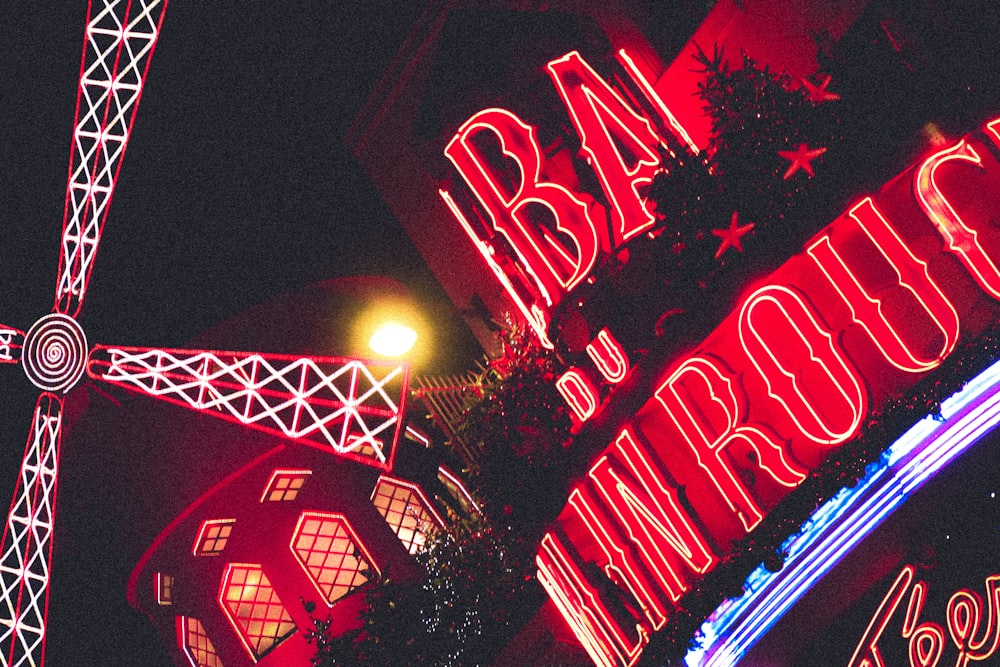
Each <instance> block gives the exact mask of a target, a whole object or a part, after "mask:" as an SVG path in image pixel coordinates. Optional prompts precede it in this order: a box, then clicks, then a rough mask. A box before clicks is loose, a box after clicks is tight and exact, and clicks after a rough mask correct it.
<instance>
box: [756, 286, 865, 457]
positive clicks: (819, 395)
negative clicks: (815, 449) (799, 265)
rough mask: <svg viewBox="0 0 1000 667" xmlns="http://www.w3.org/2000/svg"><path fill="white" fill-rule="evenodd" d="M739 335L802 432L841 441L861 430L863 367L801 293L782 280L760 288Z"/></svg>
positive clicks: (772, 392)
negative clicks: (855, 362)
mask: <svg viewBox="0 0 1000 667" xmlns="http://www.w3.org/2000/svg"><path fill="white" fill-rule="evenodd" d="M739 335H740V342H741V343H742V345H743V349H744V351H745V352H746V354H747V357H748V358H749V359H750V361H751V362H752V363H753V365H754V367H755V368H756V369H757V371H758V372H759V373H760V375H761V377H762V378H763V379H764V381H765V383H766V384H767V392H768V395H770V396H771V397H772V398H774V399H775V400H777V401H778V402H779V403H780V404H781V405H782V406H783V407H784V408H785V411H786V412H787V413H788V416H789V417H790V418H791V419H792V421H793V422H795V425H796V427H797V428H798V430H799V431H800V432H801V433H802V435H804V436H806V437H807V438H809V439H810V440H813V441H814V442H816V443H820V444H824V445H837V444H840V443H842V442H845V441H847V440H848V439H850V438H851V436H853V435H854V434H855V433H857V431H858V428H859V427H860V426H861V419H862V417H863V416H864V414H865V412H866V411H867V402H868V401H867V395H866V393H865V391H864V390H863V389H862V386H861V380H860V378H859V377H858V375H857V370H856V369H854V368H853V365H851V364H850V362H849V361H848V360H847V358H846V357H845V355H844V353H843V352H842V351H841V350H840V349H839V347H838V345H837V344H836V343H835V341H834V339H833V335H832V333H831V332H830V330H829V329H827V328H826V327H825V326H824V325H822V324H821V323H820V321H819V318H818V316H817V315H816V313H815V312H814V310H813V309H812V307H811V306H809V305H808V303H807V302H806V300H805V299H804V298H803V297H802V296H801V295H799V294H798V293H797V292H795V291H793V290H792V289H791V288H788V287H783V286H780V285H767V286H765V287H762V288H761V289H759V290H757V291H756V292H754V293H753V294H752V295H750V297H749V298H748V299H747V300H746V302H745V303H744V304H743V308H742V310H741V312H740V318H739ZM807 374H808V380H804V379H803V378H804V377H805V376H806V375H807Z"/></svg>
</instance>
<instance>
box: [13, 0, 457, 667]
mask: <svg viewBox="0 0 1000 667" xmlns="http://www.w3.org/2000/svg"><path fill="white" fill-rule="evenodd" d="M421 4H422V3H419V2H398V1H392V0H377V1H375V2H372V1H370V0H368V1H365V2H358V1H354V0H350V1H344V0H337V1H336V2H329V3H317V2H304V1H300V0H282V1H281V2H273V1H268V2H265V1H262V0H252V1H250V2H240V3H224V2H202V1H195V2H183V1H180V0H177V1H176V2H174V3H172V4H171V5H170V6H169V7H168V9H167V13H166V19H165V21H164V24H163V30H162V35H161V39H160V42H159V45H158V47H157V50H156V53H155V56H154V58H153V62H152V66H151V68H150V72H149V76H148V78H147V82H146V89H145V92H144V95H143V98H142V102H141V105H140V109H139V113H138V116H137V118H136V121H135V124H134V126H133V135H132V140H131V142H130V144H129V148H128V153H127V155H126V156H125V161H124V166H123V168H122V171H121V177H120V180H119V183H118V188H117V190H116V193H115V197H114V201H113V203H112V206H111V213H110V216H109V218H108V222H107V226H106V227H105V231H104V236H103V238H102V242H101V248H100V253H99V257H98V260H97V263H96V268H95V270H94V273H93V279H92V281H91V283H90V287H89V292H88V298H87V300H86V303H85V305H84V310H83V314H82V316H81V318H80V321H81V323H82V325H83V327H84V329H85V330H86V332H87V335H88V338H89V340H90V342H91V343H94V342H101V343H119V344H126V345H152V346H164V347H168V346H172V347H178V346H183V345H184V344H185V342H186V341H188V340H189V339H191V338H192V337H194V336H195V335H197V334H198V333H200V332H202V331H204V330H205V329H207V328H209V327H211V326H214V325H215V324H217V323H219V322H221V321H223V320H225V319H226V318H227V317H229V316H231V315H232V314H234V313H237V312H240V311H242V310H244V309H246V308H248V307H250V306H252V305H254V304H257V303H260V302H261V301H263V300H265V299H267V298H270V297H272V296H275V295H279V294H283V293H287V292H290V291H293V290H296V289H298V288H301V287H303V286H305V285H308V284H310V283H314V282H316V281H321V280H326V279H329V278H334V277H338V276H348V275H355V274H373V275H386V276H390V277H393V278H397V279H399V280H401V281H403V282H404V283H406V284H407V285H410V286H411V287H413V288H414V289H415V290H416V291H417V292H418V294H419V295H420V296H421V297H423V298H427V299H429V300H430V301H433V302H436V303H438V304H440V303H441V302H442V301H444V300H445V297H444V295H443V292H442V291H441V290H440V288H439V287H438V286H437V285H436V283H435V282H434V280H433V278H432V277H431V275H430V273H429V271H428V269H427V268H426V266H425V265H424V264H423V262H422V260H421V259H420V258H419V255H418V254H417V253H416V251H415V250H414V249H413V246H412V245H411V244H410V241H409V239H408V238H407V237H406V235H405V233H404V232H403V231H402V230H401V228H400V227H399V225H398V223H397V222H396V221H395V220H394V219H393V217H392V216H391V214H390V213H389V211H388V209H387V208H386V206H385V205H384V203H383V202H382V201H381V199H380V198H379V196H378V194H377V192H376V191H375V189H374V188H373V187H372V186H371V184H370V183H369V182H368V180H367V179H366V178H365V177H364V176H363V175H362V174H361V172H360V169H359V168H358V166H357V165H356V163H355V162H354V160H353V158H352V157H351V156H350V155H349V154H348V153H347V152H346V150H345V149H344V148H343V146H342V144H341V141H340V137H341V136H342V134H343V132H344V130H345V129H346V127H347V126H348V124H349V123H350V122H351V120H352V119H353V118H354V116H355V114H356V113H357V111H358V109H360V107H361V105H362V104H363V102H364V100H365V98H366V96H367V95H368V93H369V91H370V90H371V88H372V86H373V85H374V83H375V82H376V81H377V78H378V76H379V75H380V74H381V72H382V70H383V69H384V67H385V66H386V65H387V64H388V62H389V60H390V59H391V58H392V56H393V54H394V53H395V51H396V49H397V47H398V45H399V44H400V43H401V41H402V40H403V38H404V37H405V35H406V32H407V30H408V29H409V26H410V25H411V24H412V22H413V21H414V20H415V19H416V17H417V16H418V15H419V11H420V5H421ZM86 5H87V3H86V2H84V1H83V0H65V1H62V2H47V3H18V5H17V7H16V9H14V8H8V10H7V11H6V12H4V16H3V18H2V19H0V230H2V234H3V236H2V241H0V286H2V287H0V322H2V323H5V324H9V325H12V326H16V327H18V328H20V329H22V330H26V329H27V328H28V327H30V325H31V324H32V323H33V322H34V321H35V320H36V319H37V318H38V317H40V316H42V315H44V314H45V313H47V312H48V311H49V309H50V308H51V304H52V299H53V293H54V287H55V280H56V270H57V266H58V258H57V253H58V245H59V235H60V230H61V220H62V211H63V200H64V196H65V183H66V174H67V163H68V159H69V152H70V137H71V132H72V125H73V111H74V105H75V99H76V81H77V77H78V74H79V61H80V52H81V44H82V37H83V28H84V25H85V17H86V10H87V7H86ZM36 396H37V391H36V390H34V388H33V387H31V386H30V385H29V384H28V382H27V380H26V379H25V378H24V376H23V374H22V373H21V371H20V370H19V369H17V368H10V367H0V406H2V407H0V421H2V423H3V426H2V427H0V435H3V437H4V441H3V442H4V446H3V448H2V450H3V451H2V453H0V471H6V472H5V474H4V479H3V480H0V497H4V498H7V497H10V493H11V492H12V488H13V482H14V470H15V469H16V466H17V463H18V461H19V459H20V456H21V452H22V448H23V443H24V439H25V436H26V433H27V427H28V420H29V415H30V411H31V409H32V406H33V405H34V401H35V397H36ZM71 445H72V439H71V438H68V439H67V440H66V441H64V447H68V446H71ZM123 455H127V454H123ZM65 458H66V457H65V454H64V459H65ZM69 460H72V457H70V459H69ZM67 502H69V499H67ZM67 532H68V533H70V534H74V533H76V534H79V533H80V529H79V527H75V528H74V529H73V530H69V531H67ZM58 539H59V538H58V534H57V542H56V543H57V544H59V542H58ZM143 547H144V545H143ZM62 552H63V550H61V549H59V548H57V552H56V558H55V562H54V564H53V566H54V569H55V570H56V572H57V573H58V571H59V568H60V566H63V568H64V571H72V572H74V575H73V576H88V577H91V578H93V579H94V580H95V581H102V580H106V581H108V582H110V583H109V584H108V586H109V587H110V588H111V589H117V588H119V587H121V588H123V587H124V581H122V579H123V578H125V577H127V575H128V571H129V569H130V568H131V565H133V564H134V563H129V564H125V563H122V562H117V561H116V559H114V558H109V559H108V564H107V569H106V571H96V572H87V573H81V572H80V568H78V567H77V568H74V567H72V566H69V565H65V564H63V563H60V553H62ZM122 567H126V568H127V569H125V570H122ZM56 576H57V584H58V574H57V575H56ZM57 604H61V605H67V604H69V603H68V602H67V601H66V600H65V596H62V595H59V594H58V593H54V594H53V605H57ZM104 604H106V605H110V606H101V605H104ZM62 609H67V607H65V606H64V607H63V608H62ZM74 616H75V617H76V618H75V619H74ZM58 617H59V622H60V623H66V622H74V620H75V621H78V622H79V623H80V624H81V625H82V627H83V628H85V629H86V631H85V632H80V631H79V629H78V630H77V631H75V632H74V637H75V639H74V641H80V639H79V638H80V637H81V636H84V637H89V638H90V641H93V642H94V643H95V644H96V645H102V644H105V643H106V644H107V645H108V646H122V645H123V644H124V645H129V640H128V639H123V634H124V635H129V634H131V633H137V634H136V637H135V641H134V646H135V653H132V654H130V655H114V656H108V661H107V662H106V663H105V664H109V665H117V664H122V665H133V664H143V665H158V664H164V665H166V664H169V662H168V661H167V659H166V657H165V656H164V655H159V654H157V649H156V648H155V647H154V646H153V644H150V643H149V640H150V637H149V636H146V634H144V629H143V627H142V623H141V619H137V617H136V615H135V614H134V613H133V612H131V610H129V608H128V607H127V604H126V602H125V600H124V598H121V599H120V605H118V604H117V603H116V602H114V601H113V600H112V601H111V602H107V603H105V602H100V603H96V602H95V603H94V605H93V606H92V605H91V601H88V600H74V601H73V603H72V610H71V611H60V612H58ZM54 633H55V629H53V634H54ZM112 638H113V639H112ZM154 643H155V642H154ZM73 655H74V653H73V646H72V645H70V642H67V641H60V640H59V639H58V637H54V636H53V637H52V638H51V639H50V641H49V652H48V660H47V663H48V664H50V665H56V666H58V665H62V664H72V661H73V658H72V657H73Z"/></svg>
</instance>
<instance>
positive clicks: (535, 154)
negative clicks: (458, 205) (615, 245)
mask: <svg viewBox="0 0 1000 667" xmlns="http://www.w3.org/2000/svg"><path fill="white" fill-rule="evenodd" d="M484 131H485V132H489V133H491V134H493V135H494V136H495V138H496V139H497V140H499V142H500V150H501V151H502V153H503V155H505V156H506V157H508V158H511V159H512V160H513V161H514V162H515V163H516V165H517V167H518V169H519V170H520V182H519V183H518V184H517V186H516V188H515V191H514V192H509V191H508V190H509V188H508V187H506V186H505V185H503V182H504V178H503V177H502V175H501V174H500V173H498V171H499V170H498V169H497V167H495V166H491V165H490V164H489V160H488V159H487V158H486V157H485V156H484V155H483V154H482V153H481V152H480V149H479V147H477V145H476V144H475V143H474V142H473V138H474V137H476V136H477V135H479V134H480V133H482V132H484ZM444 153H445V155H446V156H448V159H449V160H451V162H452V164H454V165H455V168H456V169H458V172H459V173H460V174H462V178H464V179H465V182H466V183H468V185H469V187H470V188H471V189H472V191H473V193H475V195H476V197H477V198H478V199H479V202H480V203H481V204H482V205H483V208H485V209H486V212H487V213H488V214H489V216H490V219H491V220H492V223H493V228H494V229H495V230H497V231H498V232H500V233H501V234H503V235H504V237H505V238H506V239H507V242H508V243H510V246H511V248H513V250H514V252H515V253H516V254H517V257H518V260H519V262H520V263H521V265H522V267H523V268H524V270H525V271H526V272H527V273H528V274H529V275H530V276H531V277H532V280H533V281H534V282H535V284H536V286H537V287H538V291H539V293H540V295H541V297H542V299H543V300H544V302H545V303H546V304H548V305H549V306H552V305H554V304H556V303H557V302H558V301H559V300H560V298H561V297H562V294H563V292H564V291H568V290H571V289H572V288H573V287H574V286H575V285H576V284H577V283H579V282H580V281H581V280H583V279H584V278H585V277H586V276H587V274H588V273H589V272H590V270H591V268H593V266H594V262H595V261H596V260H597V252H598V248H599V247H600V235H599V233H598V230H597V228H596V227H595V226H594V223H593V221H591V219H590V214H589V212H588V210H587V205H586V204H585V203H584V202H583V201H581V200H580V199H578V198H577V197H576V196H575V195H574V194H573V193H572V192H570V191H569V190H568V189H567V188H565V187H563V186H562V185H558V184H556V183H552V182H547V181H542V180H541V168H542V158H541V151H540V149H539V146H538V140H537V138H536V137H535V129H534V128H533V127H531V126H530V125H527V124H526V123H524V122H523V121H522V120H521V119H520V118H518V117H517V116H515V115H514V114H513V113H511V112H510V111H507V110H506V109H485V110H483V111H480V112H479V113H477V114H476V115H474V116H473V117H472V118H470V119H469V120H467V121H465V123H464V124H463V125H462V127H460V128H459V130H458V132H457V133H456V134H455V136H454V137H453V138H452V140H451V141H450V142H449V143H448V146H447V147H446V148H445V149H444ZM531 205H534V207H543V208H545V209H547V210H548V212H549V214H551V216H552V219H553V220H554V229H549V228H548V227H547V226H544V225H541V224H538V221H537V220H536V219H533V217H532V213H531V211H530V210H529V207H531ZM537 210H538V209H537V208H535V211H536V212H537ZM556 231H558V232H559V233H561V234H563V235H565V236H566V237H568V238H569V240H570V242H571V245H572V247H567V246H566V245H565V244H564V243H563V242H562V241H561V240H560V239H559V238H557V236H556Z"/></svg>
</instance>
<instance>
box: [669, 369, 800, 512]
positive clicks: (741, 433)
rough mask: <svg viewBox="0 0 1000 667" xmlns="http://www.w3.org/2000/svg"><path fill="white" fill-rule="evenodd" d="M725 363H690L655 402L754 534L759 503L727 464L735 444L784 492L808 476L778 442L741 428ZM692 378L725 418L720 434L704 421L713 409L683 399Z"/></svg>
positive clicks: (673, 376)
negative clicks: (683, 385) (680, 387)
mask: <svg viewBox="0 0 1000 667" xmlns="http://www.w3.org/2000/svg"><path fill="white" fill-rule="evenodd" d="M723 368H724V366H723V364H722V362H721V361H719V362H717V361H715V360H712V359H710V358H708V357H691V358H689V359H687V360H686V361H685V362H684V363H683V364H681V365H680V367H679V368H677V370H675V371H674V372H673V373H672V374H671V375H670V377H669V378H668V379H667V381H666V382H664V383H663V384H662V385H660V387H659V388H658V389H657V390H656V393H655V396H656V400H657V401H658V402H659V403H660V405H661V406H662V407H663V409H664V410H665V411H666V413H667V415H668V416H669V417H670V419H671V421H673V423H674V425H675V426H676V427H677V429H678V431H680V433H681V435H682V436H683V439H684V441H685V442H686V443H687V445H688V447H690V448H691V451H692V452H693V453H694V455H695V458H696V459H697V461H698V466H699V467H700V468H701V469H702V470H703V471H704V472H705V475H707V476H708V478H709V479H710V480H711V481H712V484H713V485H714V486H715V488H716V490H717V491H718V492H719V495H720V496H721V497H722V499H723V500H724V501H725V502H726V504H727V505H728V506H729V508H730V509H731V510H732V512H733V514H735V515H736V516H738V517H739V519H740V521H741V522H742V524H743V529H744V530H745V531H746V532H750V531H751V530H753V528H754V527H755V526H756V525H757V524H759V523H760V522H761V520H762V519H763V518H764V513H763V512H762V511H761V508H760V506H759V505H758V504H757V501H756V500H754V499H753V497H752V496H751V495H750V493H749V490H748V489H747V488H746V487H745V486H744V484H743V482H742V481H741V480H740V479H739V477H738V476H737V475H736V473H735V470H734V467H733V465H732V463H731V462H730V461H727V460H726V458H725V456H724V455H725V450H726V448H727V447H728V446H729V445H730V444H732V443H733V442H735V441H736V440H737V439H742V440H743V441H744V442H746V443H747V444H748V445H750V447H751V448H753V450H754V451H755V452H756V453H757V459H758V468H759V469H761V470H764V471H765V472H767V473H768V474H769V475H770V476H771V478H772V479H773V480H774V481H776V482H777V483H779V484H781V485H782V486H785V487H788V488H794V487H796V486H798V485H799V484H800V483H802V481H803V480H805V478H806V475H805V472H804V471H802V470H800V469H799V468H798V467H797V466H795V465H793V464H792V463H791V462H790V461H789V460H788V459H787V458H786V456H785V451H784V449H783V448H782V447H781V446H780V445H779V444H778V443H777V442H776V440H775V438H773V437H771V436H770V435H768V434H767V433H765V432H764V431H763V430H762V429H760V428H756V427H753V426H747V425H741V424H740V422H741V421H742V420H743V416H742V414H741V411H740V408H739V406H740V405H741V404H742V403H743V402H744V401H742V400H738V399H737V396H736V386H737V384H736V383H735V382H734V379H735V378H734V376H733V373H732V372H730V371H728V369H725V371H724V370H723ZM688 374H693V375H694V376H697V377H698V378H700V382H699V384H701V385H702V386H703V387H704V388H705V389H707V391H708V399H709V405H714V406H716V408H717V409H718V410H721V411H722V413H723V414H724V415H725V422H726V425H725V428H724V429H723V430H722V431H720V432H718V433H709V432H708V427H709V424H707V423H706V422H705V420H703V419H702V417H701V415H704V414H705V413H706V411H707V408H708V407H709V405H705V404H704V403H703V402H702V403H701V404H699V402H698V401H694V403H695V404H694V405H689V399H687V398H685V396H690V391H688V392H685V394H684V395H682V394H681V393H679V392H678V391H677V389H676V385H677V384H678V383H679V382H680V381H681V380H682V379H683V378H684V377H685V376H686V375H688Z"/></svg>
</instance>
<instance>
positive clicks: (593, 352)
mask: <svg viewBox="0 0 1000 667" xmlns="http://www.w3.org/2000/svg"><path fill="white" fill-rule="evenodd" d="M587 356H589V357H590V358H591V360H592V361H593V362H594V365H595V366H597V370H599V371H601V375H603V376H604V379H605V380H607V381H608V382H610V383H612V384H618V383H619V382H621V381H622V380H624V379H625V376H627V375H628V371H629V360H628V354H626V352H625V350H624V349H623V348H622V344H621V343H619V342H618V340H617V339H615V337H614V336H613V335H612V334H611V332H610V331H608V329H607V327H605V328H604V329H601V330H600V331H598V332H597V337H596V338H594V340H592V341H591V342H590V343H588V344H587Z"/></svg>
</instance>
